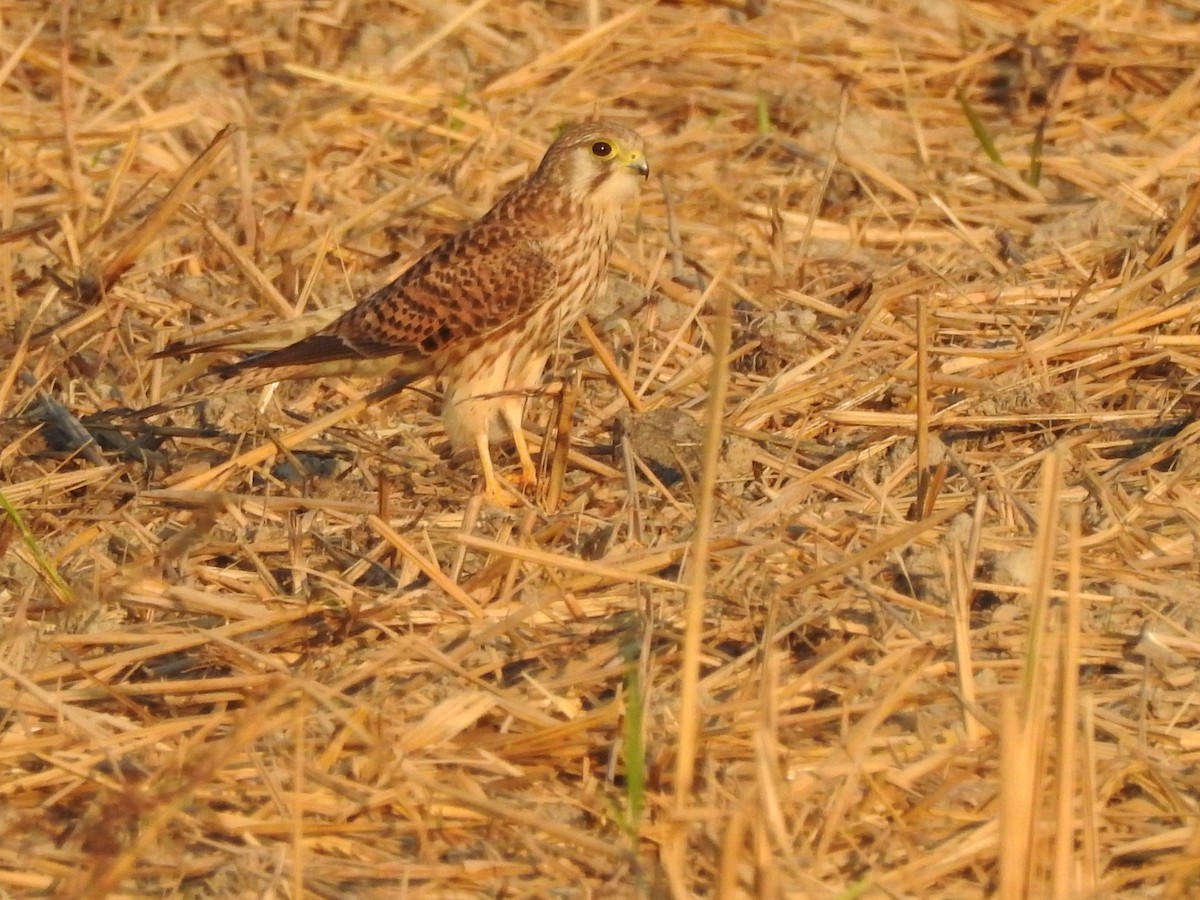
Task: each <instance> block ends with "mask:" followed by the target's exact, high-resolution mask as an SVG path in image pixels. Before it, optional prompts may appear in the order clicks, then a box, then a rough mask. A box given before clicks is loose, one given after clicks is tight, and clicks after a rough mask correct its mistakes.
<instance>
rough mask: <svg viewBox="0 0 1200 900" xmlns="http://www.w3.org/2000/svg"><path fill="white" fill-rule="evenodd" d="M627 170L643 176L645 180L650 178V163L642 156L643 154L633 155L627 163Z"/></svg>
mask: <svg viewBox="0 0 1200 900" xmlns="http://www.w3.org/2000/svg"><path fill="white" fill-rule="evenodd" d="M625 168H626V169H628V170H629V171H630V172H633V173H634V174H635V175H641V176H642V177H643V178H649V177H650V163H648V162H646V157H644V156H642V154H641V153H637V152H635V153H631V154H630V156H629V159H628V160H627V161H626V163H625Z"/></svg>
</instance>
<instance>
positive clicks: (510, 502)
mask: <svg viewBox="0 0 1200 900" xmlns="http://www.w3.org/2000/svg"><path fill="white" fill-rule="evenodd" d="M475 450H476V451H477V452H478V453H479V467H480V468H481V469H482V470H483V499H484V500H486V501H487V502H488V503H490V504H492V505H493V506H504V507H508V506H516V505H517V496H516V494H515V493H514V492H513V490H512V488H510V487H508V485H506V484H505V483H504V482H503V481H501V480H500V479H499V478H497V477H496V469H495V467H493V466H492V448H491V445H490V444H489V442H488V433H487V431H486V430H484V431H481V432H479V433H478V434H476V435H475Z"/></svg>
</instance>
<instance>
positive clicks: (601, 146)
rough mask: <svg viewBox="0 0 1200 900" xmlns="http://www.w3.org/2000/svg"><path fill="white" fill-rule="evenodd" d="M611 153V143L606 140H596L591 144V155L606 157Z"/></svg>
mask: <svg viewBox="0 0 1200 900" xmlns="http://www.w3.org/2000/svg"><path fill="white" fill-rule="evenodd" d="M612 154H613V148H612V144H610V143H609V142H608V141H596V143H594V144H592V156H598V157H600V158H601V159H608V158H609V157H610V156H612Z"/></svg>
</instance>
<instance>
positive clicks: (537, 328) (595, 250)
mask: <svg viewBox="0 0 1200 900" xmlns="http://www.w3.org/2000/svg"><path fill="white" fill-rule="evenodd" d="M649 173H650V167H649V164H648V163H647V161H646V156H645V151H644V146H643V142H642V138H641V136H640V135H638V133H637V132H635V131H633V130H632V129H629V128H626V127H625V126H623V125H618V124H616V123H614V122H607V121H592V122H584V123H581V124H579V125H575V126H573V127H570V128H567V129H566V130H565V131H563V132H562V134H561V136H560V137H559V138H558V140H556V141H555V142H554V143H553V144H551V145H550V148H549V150H547V151H546V155H545V156H544V157H543V158H542V161H541V164H540V165H539V166H538V168H537V169H536V170H535V171H534V172H533V173H532V174H531V175H529V176H528V177H527V178H526V179H525V180H524V181H522V182H521V183H520V184H518V185H517V186H516V187H515V188H513V189H512V190H511V191H510V192H509V193H507V194H506V195H505V196H504V197H502V198H501V199H500V201H499V202H497V203H496V205H495V206H493V207H492V208H491V210H489V211H488V212H487V213H485V214H484V215H483V217H482V218H480V219H479V220H477V221H476V222H474V223H473V224H472V225H470V226H469V227H467V228H466V230H464V231H462V232H460V233H459V234H457V235H455V236H454V237H451V238H449V239H447V240H446V241H444V242H443V243H441V244H440V245H438V246H437V247H435V248H434V249H433V250H431V251H430V252H429V253H427V254H426V255H425V256H423V257H421V259H420V260H418V261H417V262H416V263H415V264H414V265H413V266H412V267H411V268H409V269H407V270H406V271H405V272H404V273H403V274H401V275H400V276H399V277H398V278H396V279H395V280H394V281H392V282H391V283H390V284H387V285H385V286H384V287H382V288H380V289H379V290H377V291H375V292H374V293H372V294H370V295H369V296H367V297H365V298H364V299H363V300H361V301H360V302H359V303H358V304H357V305H355V306H353V307H351V308H350V309H348V310H347V311H346V312H344V313H342V314H341V315H340V316H339V317H338V318H337V319H335V320H334V321H332V322H330V323H329V324H328V325H325V326H324V327H323V328H321V329H320V330H318V331H316V332H314V333H312V334H310V335H308V336H307V337H303V338H301V339H300V340H297V341H296V342H295V343H292V344H289V345H287V346H285V347H282V348H281V349H278V350H272V351H270V352H266V353H259V354H255V355H252V356H249V357H247V358H245V359H243V360H242V361H241V362H239V363H236V364H235V365H234V366H232V369H234V370H241V369H250V368H272V369H274V368H283V367H298V366H299V367H304V368H305V369H306V370H308V371H312V370H313V369H314V368H315V369H316V370H319V371H335V370H338V369H340V368H342V367H343V366H344V365H345V364H347V363H350V364H353V365H354V366H357V365H359V364H360V363H364V362H366V361H371V364H370V365H369V366H368V368H370V369H371V370H372V371H375V372H377V371H379V368H380V367H381V366H387V369H388V371H389V373H390V374H391V376H392V378H393V383H392V385H391V386H393V387H394V386H395V384H396V383H397V382H408V381H411V380H415V379H417V378H420V377H422V376H433V377H435V378H437V379H439V380H440V381H441V382H442V384H443V385H444V388H445V399H444V405H443V408H442V419H443V421H444V423H445V426H446V431H447V433H448V435H449V437H450V440H451V443H452V444H453V445H454V446H455V447H456V448H473V449H474V450H475V452H476V453H478V455H479V463H480V466H481V467H482V470H483V477H484V490H485V493H486V496H487V498H488V499H490V500H491V501H493V502H497V503H509V502H511V496H510V495H509V494H508V493H507V491H506V490H505V488H504V487H503V485H502V484H501V482H500V481H499V480H498V479H497V477H496V473H495V469H494V467H493V464H492V457H491V445H490V442H491V441H492V440H494V439H496V438H498V437H499V436H500V432H501V423H503V425H504V426H506V427H507V429H508V431H509V432H510V433H511V435H512V438H513V442H514V444H515V445H516V450H517V455H518V457H519V458H520V463H521V482H522V484H523V485H526V486H527V485H531V484H533V483H535V482H536V480H537V470H536V468H535V466H534V463H533V458H532V457H531V456H530V453H529V447H528V446H527V445H526V443H525V435H524V432H523V431H522V430H521V420H522V417H523V415H524V411H525V400H526V397H527V395H528V393H529V392H530V391H531V390H532V389H533V388H536V387H537V386H538V384H539V382H540V380H541V377H542V370H543V368H544V367H545V365H546V361H547V360H548V359H549V356H550V353H551V351H552V350H553V349H554V346H555V343H556V341H557V340H558V339H559V338H560V337H561V336H562V335H564V334H566V332H567V331H568V330H569V329H570V328H571V326H572V325H574V324H575V322H576V321H577V320H578V319H579V317H580V316H581V315H583V313H584V311H585V310H586V309H587V308H588V306H589V305H591V304H592V302H593V301H594V300H595V298H596V296H597V294H598V293H599V291H600V288H601V286H602V284H603V283H604V280H605V275H606V270H607V266H608V260H609V255H610V254H611V251H612V247H613V242H614V240H615V239H616V236H617V229H618V227H619V226H620V224H621V215H622V208H623V206H624V205H625V204H626V203H627V202H629V201H630V200H632V199H633V198H634V197H635V196H636V195H637V193H638V190H639V188H640V186H641V184H642V182H643V181H644V180H645V179H646V178H647V176H648V175H649ZM219 345H220V342H212V343H210V344H209V345H207V346H206V347H204V349H206V350H211V349H217V348H219ZM291 371H293V372H294V371H297V370H296V369H294V368H292V369H291Z"/></svg>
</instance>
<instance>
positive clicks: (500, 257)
mask: <svg viewBox="0 0 1200 900" xmlns="http://www.w3.org/2000/svg"><path fill="white" fill-rule="evenodd" d="M479 226H483V227H479ZM506 239H507V240H506ZM557 283H558V276H557V274H556V272H555V268H554V266H553V265H552V264H551V262H550V261H549V260H548V259H547V258H546V257H545V256H544V255H543V254H542V252H541V250H540V248H539V247H538V245H537V243H536V242H535V241H531V240H523V241H522V240H516V241H514V240H512V238H511V236H510V235H509V234H507V233H505V229H503V228H502V227H500V223H498V222H496V221H488V219H487V218H485V219H483V220H481V221H480V222H479V223H478V224H477V226H476V227H473V228H470V229H468V230H466V231H464V232H462V233H461V234H459V235H457V236H455V237H453V238H451V239H450V240H448V241H446V242H445V243H443V244H442V245H440V246H439V247H437V248H435V249H434V250H432V251H430V252H429V253H428V254H426V255H425V256H424V257H422V258H421V259H420V260H419V261H418V262H417V263H416V264H415V265H414V266H413V267H412V268H411V269H409V270H407V271H406V272H404V273H403V274H402V275H401V276H400V277H399V278H397V279H396V280H395V281H393V282H391V283H390V284H388V285H385V286H384V287H382V288H380V289H379V290H378V291H376V292H375V293H374V294H371V295H370V296H369V297H367V298H366V299H364V300H363V301H362V302H361V303H359V304H358V305H357V306H355V307H353V308H352V309H349V310H347V311H346V312H345V313H343V314H342V315H341V316H340V317H338V318H337V319H336V320H334V321H333V322H331V323H330V324H329V325H327V326H326V327H325V328H322V329H321V330H320V331H318V332H316V333H315V334H312V335H310V336H309V337H306V338H304V339H302V340H299V341H297V342H296V343H294V344H291V345H289V346H287V347H284V348H282V349H280V350H274V351H271V352H269V353H262V354H256V355H254V356H250V357H247V358H246V359H244V360H242V361H241V362H240V363H237V364H235V365H234V366H233V367H231V368H232V370H237V369H243V368H262V367H274V366H292V365H306V364H310V363H321V362H329V361H333V360H342V359H376V358H379V357H385V356H395V357H397V365H398V367H399V366H403V365H405V364H406V363H407V364H408V365H409V366H412V367H414V368H421V366H422V362H423V361H424V360H426V359H427V358H430V357H433V356H434V355H435V354H437V353H438V351H440V350H442V349H443V348H444V347H446V346H447V345H450V344H453V343H455V342H457V341H462V340H472V339H474V338H479V337H483V336H485V335H487V334H488V333H489V332H492V331H495V330H497V329H499V328H502V327H504V326H505V325H508V324H511V323H513V322H515V321H519V320H520V319H521V318H523V317H524V316H525V315H528V313H529V312H531V311H532V310H533V309H535V308H536V307H537V306H538V305H539V304H541V303H542V302H543V301H544V300H545V299H547V298H548V297H550V295H551V294H552V293H553V291H554V288H555V286H556V285H557Z"/></svg>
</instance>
